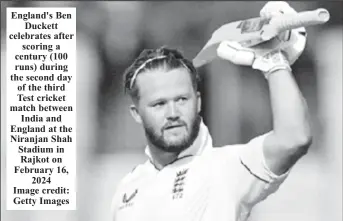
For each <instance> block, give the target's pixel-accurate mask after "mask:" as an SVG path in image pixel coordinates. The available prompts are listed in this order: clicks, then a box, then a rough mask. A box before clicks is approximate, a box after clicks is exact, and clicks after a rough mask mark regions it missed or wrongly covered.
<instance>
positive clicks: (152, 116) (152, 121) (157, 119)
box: [142, 110, 164, 130]
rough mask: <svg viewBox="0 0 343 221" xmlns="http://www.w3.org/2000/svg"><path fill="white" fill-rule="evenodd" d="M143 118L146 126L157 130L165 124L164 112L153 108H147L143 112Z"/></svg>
mask: <svg viewBox="0 0 343 221" xmlns="http://www.w3.org/2000/svg"><path fill="white" fill-rule="evenodd" d="M142 120H143V122H144V124H145V125H146V126H149V127H151V128H154V129H155V130H159V129H160V128H161V127H162V126H163V124H164V116H163V114H161V113H159V112H156V111H153V110H146V111H145V112H144V113H143V116H142Z"/></svg>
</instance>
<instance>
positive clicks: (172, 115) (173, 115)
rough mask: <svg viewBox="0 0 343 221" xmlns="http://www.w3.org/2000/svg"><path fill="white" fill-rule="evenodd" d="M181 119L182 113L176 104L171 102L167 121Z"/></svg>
mask: <svg viewBox="0 0 343 221" xmlns="http://www.w3.org/2000/svg"><path fill="white" fill-rule="evenodd" d="M179 117H180V112H179V109H178V107H177V105H176V103H174V102H170V104H169V105H168V111H167V119H169V120H176V119H178V118H179Z"/></svg>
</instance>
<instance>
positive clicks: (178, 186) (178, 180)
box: [172, 169, 188, 200]
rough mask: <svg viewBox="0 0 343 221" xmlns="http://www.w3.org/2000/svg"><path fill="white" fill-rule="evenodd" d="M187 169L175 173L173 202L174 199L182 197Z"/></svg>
mask: <svg viewBox="0 0 343 221" xmlns="http://www.w3.org/2000/svg"><path fill="white" fill-rule="evenodd" d="M187 172H188V169H183V170H181V171H178V172H177V173H176V177H175V180H174V186H173V190H172V193H173V200H174V199H181V198H182V197H183V189H184V185H185V179H186V175H187Z"/></svg>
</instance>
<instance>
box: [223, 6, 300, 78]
mask: <svg viewBox="0 0 343 221" xmlns="http://www.w3.org/2000/svg"><path fill="white" fill-rule="evenodd" d="M287 13H288V14H290V13H297V12H296V11H295V10H294V9H293V8H292V7H290V6H289V5H288V4H287V3H286V2H268V3H267V4H266V5H265V6H264V7H263V8H262V10H261V12H260V15H261V17H265V18H270V17H272V16H280V15H282V14H287ZM305 45H306V31H305V29H304V28H298V29H294V30H290V31H287V32H284V33H281V34H280V35H278V36H276V37H275V38H273V39H271V40H269V41H267V42H264V43H262V44H259V45H256V46H253V47H250V48H246V47H243V46H242V45H240V44H239V43H238V42H233V41H223V42H221V44H220V45H219V46H218V48H217V55H218V56H219V57H220V58H222V59H225V60H228V61H230V62H232V63H234V64H237V65H244V66H251V67H252V68H253V69H256V70H260V71H262V73H263V74H264V75H265V77H266V78H268V76H269V75H270V74H271V73H273V72H275V71H276V70H280V69H287V70H291V68H290V66H291V65H292V64H293V63H294V62H295V61H296V60H297V59H298V58H299V56H300V55H301V53H302V52H303V51H304V49H305Z"/></svg>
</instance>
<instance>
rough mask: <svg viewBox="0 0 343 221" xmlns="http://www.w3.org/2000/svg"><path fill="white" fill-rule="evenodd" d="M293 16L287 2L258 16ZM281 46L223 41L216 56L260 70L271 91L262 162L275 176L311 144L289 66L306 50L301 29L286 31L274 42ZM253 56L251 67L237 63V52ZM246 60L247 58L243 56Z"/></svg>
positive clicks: (272, 5)
mask: <svg viewBox="0 0 343 221" xmlns="http://www.w3.org/2000/svg"><path fill="white" fill-rule="evenodd" d="M287 13H296V12H295V10H294V9H293V8H291V7H290V6H289V5H288V4H287V3H286V2H268V3H267V4H266V5H265V6H264V7H263V9H262V10H261V16H264V17H270V16H278V14H287ZM273 41H274V43H275V42H283V43H282V44H277V43H276V44H274V43H270V44H269V43H267V44H263V45H259V46H255V47H254V48H243V47H242V46H241V45H239V44H238V43H237V42H229V41H227V42H222V43H221V44H220V45H219V47H218V49H217V53H218V56H219V57H221V58H223V59H226V60H229V61H231V62H233V63H236V64H239V65H242V64H243V63H244V65H251V66H252V67H253V68H254V69H257V70H260V71H262V73H263V74H264V75H265V77H266V79H267V81H268V84H269V89H270V100H271V106H272V113H273V131H272V132H271V133H268V135H267V136H266V137H265V139H264V142H263V155H264V157H263V158H264V163H265V164H266V166H267V167H268V169H269V170H270V171H271V172H273V173H274V174H276V175H281V174H283V173H285V172H286V171H287V170H288V169H290V168H291V167H292V166H293V165H294V163H295V162H296V161H297V160H298V159H299V158H300V157H301V156H303V155H304V154H305V153H306V152H307V150H308V147H309V146H310V144H311V132H310V124H309V116H308V110H307V105H306V101H305V99H304V97H303V96H302V94H301V91H300V90H299V87H298V85H297V83H296V81H295V79H294V77H293V74H292V71H291V68H290V66H291V65H292V64H293V63H294V62H295V61H296V60H297V59H298V57H299V56H300V55H301V53H302V52H303V50H304V48H305V44H306V31H305V29H304V28H300V29H296V30H292V31H289V32H288V33H285V34H283V35H282V36H279V38H278V39H276V38H275V39H273ZM243 51H244V53H246V54H247V53H249V51H250V53H253V57H255V59H254V60H253V61H252V62H251V64H247V63H246V61H244V62H243V61H240V60H239V58H241V57H243V56H240V55H239V53H242V52H243ZM245 57H247V56H245Z"/></svg>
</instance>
